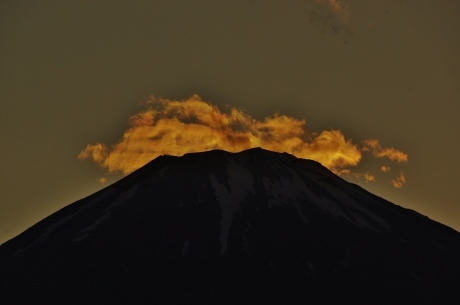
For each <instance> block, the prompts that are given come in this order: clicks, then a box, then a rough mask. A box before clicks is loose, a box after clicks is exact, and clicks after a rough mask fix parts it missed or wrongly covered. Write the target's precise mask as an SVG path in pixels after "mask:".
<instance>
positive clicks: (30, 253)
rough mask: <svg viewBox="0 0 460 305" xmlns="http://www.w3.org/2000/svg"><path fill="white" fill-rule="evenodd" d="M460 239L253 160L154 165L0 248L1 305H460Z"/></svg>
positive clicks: (293, 162)
mask: <svg viewBox="0 0 460 305" xmlns="http://www.w3.org/2000/svg"><path fill="white" fill-rule="evenodd" d="M459 282H460V233H458V232H456V231H455V230H453V229H451V228H449V227H446V226H444V225H442V224H439V223H437V222H435V221H432V220H430V219H429V218H428V217H426V216H423V215H421V214H418V213H416V212H414V211H412V210H408V209H404V208H402V207H399V206H396V205H394V204H392V203H390V202H388V201H386V200H384V199H382V198H380V197H377V196H375V195H372V194H371V193H369V192H367V191H365V190H364V189H362V188H360V187H358V186H356V185H354V184H350V183H348V182H346V181H344V180H343V179H341V178H339V177H337V176H336V175H334V174H333V173H331V172H330V171H328V170H327V169H326V168H324V167H323V166H321V165H320V164H319V163H317V162H314V161H310V160H303V159H298V158H296V157H294V156H291V155H289V154H280V153H275V152H270V151H266V150H263V149H250V150H247V151H243V152H241V153H228V152H225V151H219V150H215V151H209V152H203V153H193V154H187V155H184V156H183V157H172V156H162V157H159V158H157V159H155V160H153V161H152V162H150V163H149V164H147V165H146V166H144V167H142V168H141V169H139V170H137V171H135V172H133V173H132V174H130V175H129V176H127V177H125V178H124V179H122V180H120V181H118V182H116V183H114V184H113V185H111V186H108V187H106V188H105V189H103V190H101V191H99V192H97V193H95V194H93V195H91V196H88V197H87V198H84V199H82V200H79V201H77V202H75V203H73V204H70V205H69V206H67V207H65V208H63V209H61V210H60V211H58V212H56V213H54V214H52V215H50V216H49V217H47V218H45V219H43V220H42V221H40V222H39V223H37V224H36V225H34V226H32V227H31V228H29V229H28V230H26V231H25V232H24V233H22V234H21V235H19V236H17V237H16V238H13V239H12V240H10V241H8V242H6V243H5V244H3V245H1V246H0V300H1V301H0V302H1V303H2V304H88V303H89V304H97V303H103V304H110V303H115V304H339V303H340V304H343V303H346V304H458V302H459V300H460V291H459V289H458V287H459V286H458V283H459Z"/></svg>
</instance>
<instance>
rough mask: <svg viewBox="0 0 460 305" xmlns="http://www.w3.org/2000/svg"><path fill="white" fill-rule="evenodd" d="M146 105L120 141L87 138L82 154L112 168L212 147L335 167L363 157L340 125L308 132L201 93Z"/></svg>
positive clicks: (293, 122)
mask: <svg viewBox="0 0 460 305" xmlns="http://www.w3.org/2000/svg"><path fill="white" fill-rule="evenodd" d="M147 105H148V108H147V109H146V110H145V111H142V112H140V113H138V114H136V115H134V116H132V117H130V119H129V125H130V127H129V128H128V129H127V130H126V131H125V132H124V135H123V137H122V139H121V140H120V141H119V142H118V143H117V144H115V145H114V146H112V147H111V148H109V147H107V146H106V145H103V144H101V143H96V144H94V145H91V144H89V145H87V146H86V148H85V149H84V150H82V151H81V152H80V154H79V155H78V158H79V159H81V160H83V159H88V158H90V159H93V161H94V162H96V163H97V164H98V165H99V166H101V167H103V168H106V169H108V171H109V172H111V173H112V172H123V173H124V174H128V173H130V172H132V171H134V170H136V169H138V168H140V167H141V166H143V165H144V164H146V163H147V162H149V161H151V160H152V159H154V158H156V157H158V156H160V155H164V154H168V155H177V156H180V155H183V154H185V153H189V152H199V151H207V150H212V149H224V150H227V151H231V152H238V151H242V150H245V149H249V148H253V147H262V148H265V149H269V150H272V151H277V152H287V153H290V154H293V155H296V156H298V157H300V158H309V159H313V160H316V161H318V162H320V163H321V164H323V165H324V166H326V167H327V168H329V169H331V170H332V171H334V172H336V173H340V172H341V170H344V169H345V168H346V167H350V166H355V165H357V164H358V163H359V161H360V159H361V152H360V150H359V148H358V147H357V146H356V145H355V144H353V143H352V142H351V140H346V139H345V137H344V135H343V134H342V133H341V131H339V130H327V131H323V132H321V133H320V134H319V135H317V136H314V137H313V138H310V137H309V136H308V134H307V132H306V128H305V120H298V119H295V118H292V117H287V116H284V115H278V114H275V115H273V116H271V117H267V118H265V119H264V120H262V121H259V120H256V119H254V118H252V117H251V116H250V115H248V114H246V113H245V112H244V111H242V110H239V109H235V108H232V109H230V111H228V112H223V111H221V110H220V109H219V108H217V107H216V106H213V105H210V104H208V103H206V102H204V101H203V100H202V99H201V98H200V97H199V96H198V95H193V96H191V97H190V98H188V99H185V100H182V101H176V100H168V99H157V98H154V97H151V98H150V100H149V101H148V103H147Z"/></svg>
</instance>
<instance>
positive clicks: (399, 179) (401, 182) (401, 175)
mask: <svg viewBox="0 0 460 305" xmlns="http://www.w3.org/2000/svg"><path fill="white" fill-rule="evenodd" d="M390 182H391V184H392V185H393V186H394V187H395V188H398V189H399V188H402V187H403V185H404V184H405V183H406V177H405V176H404V173H403V172H400V173H399V176H398V177H396V178H395V179H393V180H391V181H390Z"/></svg>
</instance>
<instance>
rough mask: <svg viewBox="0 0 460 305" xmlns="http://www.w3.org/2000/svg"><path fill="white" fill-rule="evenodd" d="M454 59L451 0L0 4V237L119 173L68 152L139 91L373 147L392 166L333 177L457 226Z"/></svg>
mask: <svg viewBox="0 0 460 305" xmlns="http://www.w3.org/2000/svg"><path fill="white" fill-rule="evenodd" d="M340 5H341V6H340ZM459 54H460V2H459V1H456V0H451V1H449V0H436V1H435V0H417V1H416V0H408V1H400V0H385V1H381V0H366V1H364V0H360V1H358V0H348V1H333V0H321V1H320V0H318V1H315V0H303V1H301V0H298V1H297V0H292V1H269V0H265V1H250V0H244V1H243V0H241V1H240V0H234V1H211V0H201V1H173V0H170V1H112V0H111V1H108V0H98V1H20V0H15V1H9V0H6V1H1V2H0V107H1V108H0V137H1V139H2V141H1V143H2V146H1V147H2V149H1V150H0V157H1V158H0V160H1V161H0V166H1V167H0V169H1V175H0V179H1V183H0V185H1V191H2V196H1V199H0V243H2V242H4V241H6V240H7V239H10V238H12V237H14V236H15V235H17V234H19V233H20V232H22V231H23V230H25V229H26V228H27V227H29V226H31V225H32V224H34V223H35V222H37V221H38V220H40V219H42V218H43V217H45V216H47V215H49V214H50V213H52V212H54V211H56V210H57V209H59V208H61V207H63V206H65V205H67V204H69V203H72V202H74V201H76V200H78V199H80V198H82V197H85V196H87V195H89V194H91V193H93V192H95V191H96V190H98V189H100V188H102V187H105V186H106V185H107V184H108V183H111V182H114V181H116V180H117V179H119V178H120V177H121V175H120V174H115V175H107V174H106V173H105V172H104V170H103V169H100V168H98V167H97V166H96V165H95V164H94V163H92V162H90V161H81V160H78V159H77V155H78V154H79V153H80V151H81V150H83V149H84V148H85V147H86V145H87V144H94V143H98V142H101V143H106V144H107V145H109V146H110V145H112V144H115V143H117V141H118V140H119V139H120V138H121V137H122V135H123V132H124V131H125V130H126V129H127V128H128V125H127V122H128V118H129V117H130V116H132V115H134V114H136V113H138V112H139V111H141V110H143V109H144V108H143V107H144V106H142V105H141V103H142V102H145V101H146V100H147V98H148V97H149V96H150V95H151V94H153V95H155V96H160V97H163V98H166V99H185V98H188V97H190V96H191V95H192V94H194V93H196V94H198V95H200V96H201V97H202V98H203V99H204V100H205V101H209V102H211V103H213V104H215V105H217V106H223V105H230V106H233V107H238V108H241V109H245V111H246V112H247V113H248V114H250V115H251V116H252V117H254V118H256V119H259V120H262V119H263V118H264V117H266V116H268V115H272V114H273V113H275V112H279V113H280V114H285V115H287V116H292V117H295V118H298V119H305V120H306V124H307V129H308V130H309V131H311V132H313V131H317V132H321V131H323V130H330V129H339V130H341V131H342V132H343V134H344V135H345V137H346V138H347V139H351V140H352V141H353V143H355V144H357V145H360V143H361V142H362V141H363V140H365V139H370V138H373V139H378V140H379V141H380V144H381V145H382V146H383V147H395V148H397V149H398V150H401V151H403V152H405V153H407V154H408V156H409V161H408V163H407V164H396V163H395V162H390V161H389V160H388V162H386V163H385V162H383V161H382V159H377V158H367V159H366V158H364V157H363V160H362V162H361V163H360V165H359V166H358V167H357V169H359V170H360V171H361V172H366V171H368V170H369V171H372V172H373V173H374V174H375V177H376V181H374V182H365V181H364V180H363V179H356V178H353V177H349V178H347V177H344V178H346V179H348V180H349V181H352V182H354V183H358V184H360V185H361V186H363V187H364V188H366V189H368V190H369V191H371V192H374V193H376V194H377V195H379V196H381V197H384V198H386V199H388V200H390V201H392V202H394V203H396V204H398V205H401V206H404V207H407V208H411V209H414V210H416V211H419V212H420V213H423V214H425V215H427V216H429V217H430V218H433V219H435V220H437V221H440V222H442V223H444V224H447V225H449V226H451V227H453V228H455V229H456V230H460V221H459V219H460V191H459V187H458V185H457V184H458V183H456V181H457V176H456V175H457V172H458V168H460V158H459V157H458V151H460V141H459V140H460V139H459V131H460V120H459V119H458V115H459V113H460V109H459V108H460V106H459V105H460V56H459ZM382 164H387V165H389V166H391V168H392V170H393V169H394V170H398V172H399V171H400V170H401V171H404V174H405V177H406V179H407V183H406V184H405V185H404V186H403V187H402V188H399V189H396V188H393V187H392V185H391V184H390V183H389V180H390V178H389V177H390V176H388V175H386V173H382V172H379V167H380V166H381V165H382ZM395 174H396V172H395ZM101 176H104V177H106V178H107V182H106V184H100V183H99V182H98V179H99V178H100V177H101Z"/></svg>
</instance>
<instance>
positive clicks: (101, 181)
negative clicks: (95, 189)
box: [97, 177, 107, 184]
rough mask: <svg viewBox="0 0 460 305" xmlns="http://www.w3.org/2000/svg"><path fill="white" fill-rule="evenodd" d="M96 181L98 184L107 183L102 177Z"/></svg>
mask: <svg viewBox="0 0 460 305" xmlns="http://www.w3.org/2000/svg"><path fill="white" fill-rule="evenodd" d="M97 181H99V183H100V184H104V183H106V182H107V179H106V178H104V177H102V178H99V179H98V180H97Z"/></svg>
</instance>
